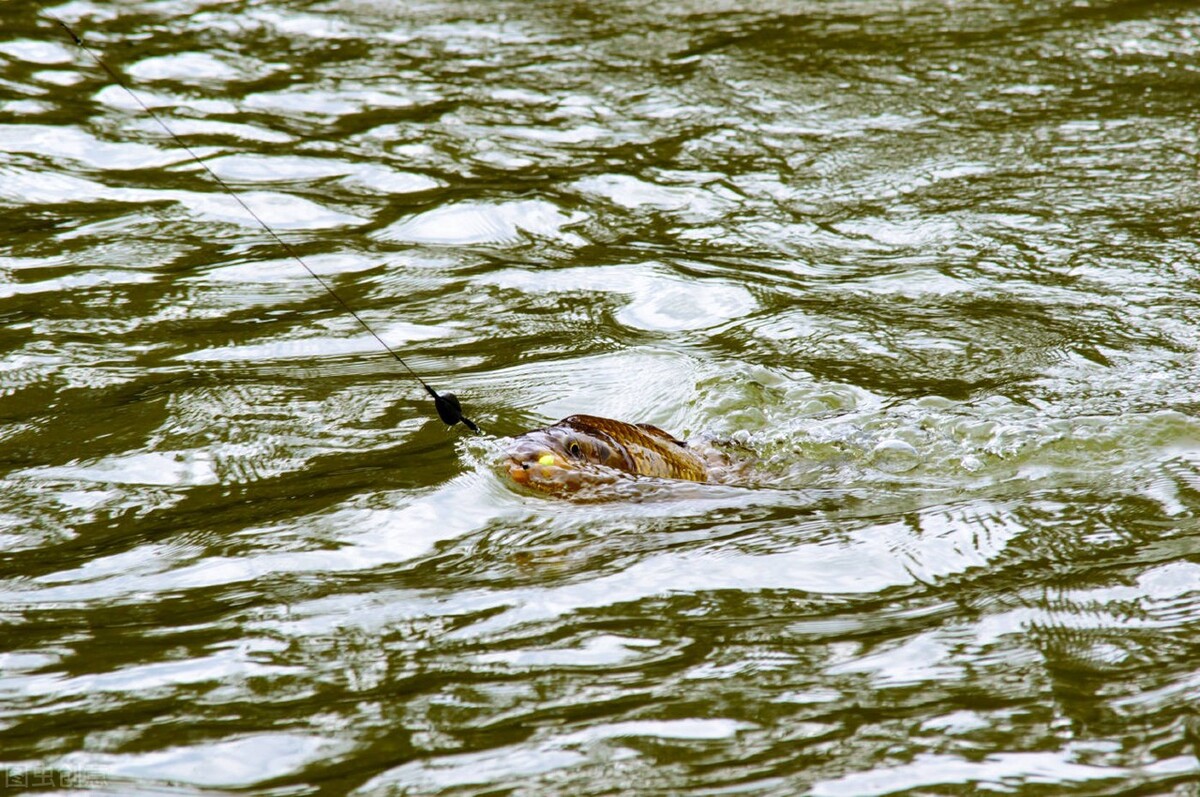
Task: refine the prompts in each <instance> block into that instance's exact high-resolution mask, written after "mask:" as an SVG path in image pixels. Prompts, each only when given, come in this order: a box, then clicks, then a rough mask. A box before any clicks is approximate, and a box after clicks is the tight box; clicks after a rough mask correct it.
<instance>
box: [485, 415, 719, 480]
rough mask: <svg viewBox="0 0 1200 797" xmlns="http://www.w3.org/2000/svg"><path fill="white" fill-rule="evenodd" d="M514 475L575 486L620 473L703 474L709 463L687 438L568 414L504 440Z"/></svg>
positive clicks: (680, 476)
mask: <svg viewBox="0 0 1200 797" xmlns="http://www.w3.org/2000/svg"><path fill="white" fill-rule="evenodd" d="M505 454H506V461H505V464H506V466H507V468H508V473H509V475H510V476H511V477H512V479H513V481H515V482H517V483H518V484H523V485H526V486H528V487H533V488H535V489H539V490H545V491H562V490H576V489H579V488H580V487H583V486H585V485H590V484H604V483H610V482H612V481H615V480H616V479H617V478H619V477H620V475H621V474H629V475H633V476H650V477H654V478H660V479H682V480H684V481H693V482H703V481H707V480H708V465H707V464H706V463H705V461H704V459H702V458H701V457H700V456H699V455H698V454H697V453H696V452H694V451H692V450H691V449H690V448H688V445H687V443H684V442H683V441H681V440H677V439H675V438H674V437H672V436H671V435H670V434H668V433H667V432H664V431H663V430H662V429H659V428H658V427H656V426H650V425H649V424H642V423H639V424H632V423H625V422H624V421H615V420H613V419H611V418H599V417H596V416H594V415H572V416H570V417H568V418H563V419H562V420H561V421H559V422H558V423H556V424H553V425H551V426H547V427H545V428H543V429H535V430H533V431H531V432H526V433H525V434H523V435H519V436H517V437H514V438H512V439H511V441H509V445H508V446H507V448H506V450H505Z"/></svg>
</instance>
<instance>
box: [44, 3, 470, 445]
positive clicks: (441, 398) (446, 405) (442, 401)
mask: <svg viewBox="0 0 1200 797" xmlns="http://www.w3.org/2000/svg"><path fill="white" fill-rule="evenodd" d="M38 7H39V8H41V11H42V13H43V14H45V15H46V16H47V17H48V18H50V19H51V20H53V21H54V22H56V23H58V25H59V27H61V28H62V29H63V30H65V31H66V32H67V35H68V36H70V37H71V40H72V41H74V42H75V44H76V46H78V47H79V49H81V50H83V51H84V52H85V53H87V54H88V55H89V56H91V58H92V60H93V61H95V62H96V65H97V66H99V67H100V68H101V69H103V70H104V71H105V72H106V73H107V74H108V76H109V77H110V78H112V79H113V81H114V82H115V83H116V84H117V85H118V86H120V87H121V88H123V89H124V90H125V93H126V94H128V95H129V96H130V97H132V98H133V100H134V102H136V103H137V104H138V105H139V106H141V108H142V110H143V111H145V112H146V114H147V115H148V116H149V117H150V118H151V119H153V120H154V121H155V122H157V123H158V126H159V127H161V128H162V129H163V130H164V131H166V134H167V135H168V136H170V137H171V138H172V139H173V140H174V141H175V143H176V144H177V145H179V147H180V148H181V149H183V150H184V151H185V152H187V154H188V155H191V156H192V160H194V161H195V162H196V163H198V164H199V165H200V168H202V169H204V171H205V172H207V173H208V176H209V177H211V178H212V179H213V181H214V182H216V184H217V185H219V186H221V188H222V189H224V191H225V193H227V194H229V196H231V197H233V199H234V201H236V202H237V203H238V204H239V205H241V206H242V209H243V210H245V211H246V213H247V214H249V215H250V217H251V218H253V219H254V220H255V221H256V222H258V225H259V226H260V227H262V228H263V230H265V231H266V233H267V235H269V236H271V239H272V240H274V241H275V243H276V244H278V245H279V247H280V248H281V249H282V250H283V251H285V252H287V254H288V255H289V256H290V257H291V258H292V259H293V260H295V261H296V262H297V263H299V264H300V265H301V266H302V267H303V268H304V270H305V271H307V272H308V273H309V276H311V277H312V278H313V279H315V280H316V281H317V282H318V283H320V285H321V287H322V288H324V289H325V292H326V293H328V294H329V295H330V296H332V297H333V298H334V300H335V301H336V302H337V303H338V304H340V305H341V306H342V308H343V309H345V311H346V312H347V313H349V314H350V315H351V316H353V317H354V320H355V321H357V322H358V323H359V324H361V325H362V328H363V329H365V330H366V331H367V332H368V333H370V335H371V337H373V338H375V340H377V341H379V345H380V346H382V347H383V348H384V350H385V351H387V353H388V354H390V355H392V357H394V358H395V360H396V362H398V363H400V365H401V366H402V367H403V368H404V370H405V371H407V372H408V373H409V375H410V376H412V378H413V379H415V380H417V381H418V382H420V383H421V387H423V388H425V392H426V393H428V394H429V395H430V396H432V397H433V406H434V407H435V408H436V409H437V414H438V417H439V418H441V419H442V421H443V422H444V423H445V424H446V425H447V426H453V425H454V424H456V423H460V422H461V423H462V424H463V425H464V426H466V427H467V428H468V429H470V430H471V431H472V432H479V426H477V425H476V424H475V422H474V421H472V420H471V419H470V418H468V417H467V416H466V415H464V414H463V411H462V405H461V404H460V403H459V401H458V397H457V396H455V395H454V394H453V393H450V392H446V393H438V392H437V391H436V390H434V389H433V388H432V387H430V386H429V383H428V382H426V381H425V380H424V379H422V378H421V377H420V375H418V374H417V372H416V371H414V370H413V369H412V368H410V367H409V365H408V363H406V362H405V361H404V358H403V357H401V356H400V355H399V353H397V352H396V350H395V349H393V348H392V347H391V346H389V345H388V344H387V342H386V341H385V340H384V339H383V338H381V337H380V336H379V335H378V334H377V333H376V332H375V330H373V329H371V327H370V325H369V324H367V322H366V321H364V320H363V318H362V316H360V315H359V314H358V313H356V312H355V311H354V308H353V307H351V306H350V305H349V304H347V302H346V300H345V299H343V298H342V297H341V296H339V295H338V293H337V291H335V290H334V289H333V287H332V286H330V284H329V283H328V282H326V281H325V280H323V279H321V276H320V275H319V274H317V272H315V271H313V270H312V268H310V267H309V265H308V264H307V263H305V262H304V259H303V258H302V257H300V255H299V254H298V253H297V252H296V250H295V249H293V248H292V246H291V244H289V243H288V242H287V241H285V240H283V238H281V237H280V236H279V234H278V233H276V232H275V230H273V229H271V226H270V225H269V224H267V223H266V222H265V221H263V219H262V217H261V216H259V215H258V214H257V213H255V212H254V210H253V209H251V207H250V206H249V205H247V204H246V203H245V202H244V201H243V200H242V198H241V197H240V196H238V194H237V192H236V191H234V190H233V189H232V188H230V187H229V185H228V184H227V183H226V182H225V181H224V180H222V179H221V178H220V177H218V176H217V174H216V172H214V171H213V170H212V169H210V168H209V166H208V164H206V163H205V162H204V160H203V159H202V158H201V157H200V156H199V155H197V154H196V152H195V151H194V150H193V149H192V148H191V147H189V146H188V145H187V143H186V142H185V141H184V140H183V139H182V138H180V137H179V136H178V135H176V134H175V131H174V130H172V129H171V128H170V127H168V126H167V123H166V122H164V121H163V119H162V118H161V117H160V116H159V115H158V114H156V113H155V112H154V111H153V110H152V109H151V108H150V106H149V105H147V104H146V103H144V102H142V98H141V97H139V96H138V95H137V94H135V93H134V92H133V89H131V88H129V86H128V85H126V83H125V81H124V80H122V79H121V76H120V75H118V74H117V73H116V72H115V71H113V70H112V69H111V68H110V67H109V66H108V64H106V63H105V62H104V60H103V59H102V58H101V57H100V56H99V55H97V54H96V53H95V52H93V51H92V49H91V48H90V47H88V46H87V45H86V44H84V43H83V39H81V38H80V37H79V36H78V35H77V34H76V33H75V31H74V30H72V29H71V27H70V26H69V25H67V23H66V22H64V21H63V20H61V19H59V18H58V17H56V16H54V15H53V14H51V13H50V12H48V11H46V8H45V6H42V4H41V3H38Z"/></svg>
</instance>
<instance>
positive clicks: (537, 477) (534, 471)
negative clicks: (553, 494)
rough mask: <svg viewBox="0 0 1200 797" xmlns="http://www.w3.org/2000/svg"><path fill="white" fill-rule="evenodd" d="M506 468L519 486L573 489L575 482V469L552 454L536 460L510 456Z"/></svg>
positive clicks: (505, 462)
mask: <svg viewBox="0 0 1200 797" xmlns="http://www.w3.org/2000/svg"><path fill="white" fill-rule="evenodd" d="M551 457H552V459H551ZM548 459H550V460H551V461H547V460H548ZM504 467H505V468H506V469H507V470H508V477H509V478H510V479H512V480H513V481H514V482H516V483H517V484H520V485H523V486H525V487H534V488H537V489H540V490H555V489H564V488H565V489H571V487H572V482H573V481H575V479H572V478H571V477H572V476H573V475H574V474H575V469H574V468H571V467H570V466H569V465H568V464H567V463H566V462H564V461H563V460H562V459H561V458H559V457H555V456H553V455H550V454H543V455H542V456H541V457H539V458H538V459H536V460H530V459H524V458H517V457H511V456H510V457H508V458H506V459H505V461H504ZM575 486H577V485H575Z"/></svg>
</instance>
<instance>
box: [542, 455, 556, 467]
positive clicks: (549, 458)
mask: <svg viewBox="0 0 1200 797" xmlns="http://www.w3.org/2000/svg"><path fill="white" fill-rule="evenodd" d="M538 464H539V465H553V464H554V455H553V454H542V455H541V456H540V457H538Z"/></svg>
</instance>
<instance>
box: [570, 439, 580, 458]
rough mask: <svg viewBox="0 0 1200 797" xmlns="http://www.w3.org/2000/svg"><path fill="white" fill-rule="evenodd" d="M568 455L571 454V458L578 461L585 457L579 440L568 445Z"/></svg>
mask: <svg viewBox="0 0 1200 797" xmlns="http://www.w3.org/2000/svg"><path fill="white" fill-rule="evenodd" d="M567 453H569V454H570V455H571V456H573V457H575V458H576V459H578V458H579V457H580V456H582V455H583V449H582V448H580V447H579V441H578V440H572V441H571V442H570V443H569V444H568V445H567Z"/></svg>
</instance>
